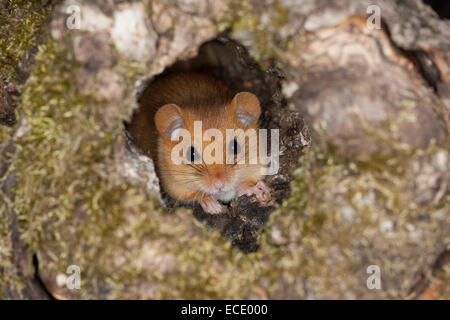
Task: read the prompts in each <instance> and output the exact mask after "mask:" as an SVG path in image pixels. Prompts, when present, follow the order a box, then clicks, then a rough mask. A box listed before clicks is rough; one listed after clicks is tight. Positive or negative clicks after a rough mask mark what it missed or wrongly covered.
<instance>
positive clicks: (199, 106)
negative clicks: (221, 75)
mask: <svg viewBox="0 0 450 320" xmlns="http://www.w3.org/2000/svg"><path fill="white" fill-rule="evenodd" d="M234 96H235V95H234V92H232V91H231V90H230V89H229V87H228V86H227V85H226V84H225V83H224V82H222V81H220V80H218V79H215V78H213V77H211V76H209V75H207V74H203V73H192V72H191V73H176V74H169V75H165V76H163V77H160V78H157V79H156V80H155V81H154V82H152V83H151V85H150V86H149V87H148V88H147V89H146V90H145V92H144V93H143V95H142V97H141V98H140V100H139V104H140V108H139V110H138V111H137V112H136V113H135V115H134V117H133V120H132V123H131V134H132V136H133V137H134V139H135V141H136V143H137V144H138V146H139V147H140V148H141V149H142V150H144V151H145V152H146V153H147V154H149V155H150V156H151V157H152V158H153V159H154V160H155V164H156V170H157V173H158V175H159V177H160V180H161V184H162V186H163V188H164V190H165V191H166V192H167V193H168V194H169V195H170V196H171V197H173V198H175V199H177V200H181V201H186V200H201V199H202V198H204V197H206V196H208V195H209V190H210V189H211V179H212V177H222V178H223V179H225V180H226V181H227V182H228V183H229V187H230V188H236V189H237V188H249V187H251V186H253V185H255V183H256V182H258V181H259V180H261V178H262V174H261V172H260V169H261V165H259V164H256V165H250V164H248V161H247V162H246V163H247V164H236V165H232V164H211V165H202V164H192V165H186V164H181V165H175V164H173V163H172V161H171V150H172V148H173V147H174V146H175V145H176V144H178V142H177V141H171V139H170V138H169V137H168V136H165V135H164V134H162V131H163V129H164V128H165V126H166V125H167V121H168V120H169V118H170V117H171V113H170V112H160V113H159V114H158V117H157V120H155V115H156V114H157V111H158V109H160V108H161V107H162V106H165V105H168V104H174V105H176V106H178V107H179V109H178V110H179V112H180V113H182V115H183V118H184V125H183V128H185V129H187V130H189V132H190V133H191V136H192V139H193V136H194V133H193V127H194V121H195V120H201V121H202V129H203V133H204V132H205V130H207V129H209V128H216V129H219V130H220V131H221V132H222V135H223V137H224V139H225V137H226V133H225V130H226V129H238V128H240V129H243V130H246V129H249V128H253V129H257V120H258V117H259V112H260V109H259V102H258V103H257V106H255V105H254V104H255V103H253V109H252V108H249V112H255V111H254V110H257V111H258V113H257V116H256V121H255V122H254V123H251V124H250V125H248V126H247V127H244V126H243V125H242V123H241V122H240V121H239V120H238V118H237V117H236V115H235V111H236V104H233V103H232V102H233V101H235V100H233V97H234ZM241 96H242V95H241ZM252 96H253V95H250V98H251V97H252ZM243 97H244V98H245V97H247V96H243ZM244 98H241V100H239V101H241V102H245V105H247V101H245V99H244ZM243 99H244V100H243ZM250 100H251V99H250ZM250 100H249V102H248V103H249V105H251V103H252V101H250ZM241 104H242V103H241ZM176 106H175V107H176ZM168 110H169V109H168ZM171 110H175V109H173V108H172V109H171ZM155 121H156V122H155ZM158 121H159V123H158ZM246 140H248V139H246ZM201 143H202V146H203V150H204V148H205V147H206V146H207V145H208V144H209V143H210V142H203V141H202V142H201ZM227 145H228V142H224V151H223V153H224V157H225V154H226V148H227ZM245 149H246V151H247V153H248V142H246V148H245ZM224 162H225V160H224Z"/></svg>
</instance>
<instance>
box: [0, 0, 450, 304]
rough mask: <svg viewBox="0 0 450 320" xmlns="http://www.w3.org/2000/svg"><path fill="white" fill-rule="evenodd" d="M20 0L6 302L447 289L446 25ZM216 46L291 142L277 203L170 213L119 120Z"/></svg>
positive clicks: (4, 173)
mask: <svg viewBox="0 0 450 320" xmlns="http://www.w3.org/2000/svg"><path fill="white" fill-rule="evenodd" d="M27 3H28V2H27V1H17V2H16V3H15V4H11V3H10V2H8V1H0V10H3V11H2V12H4V13H5V14H2V16H1V20H2V21H1V22H2V24H0V25H1V27H0V33H1V34H0V35H1V38H0V39H1V41H0V48H1V50H2V52H1V56H0V58H1V60H0V62H2V64H1V65H0V76H1V78H0V81H1V83H0V121H2V123H3V124H8V125H10V127H6V126H2V127H0V137H1V156H0V157H1V158H0V177H1V179H0V187H1V194H0V197H1V198H0V199H1V201H0V236H1V237H0V297H2V298H29V299H33V298H42V299H43V298H48V297H49V294H50V295H51V296H53V297H55V298H62V299H76V298H108V299H112V298H245V299H247V298H259V299H265V298H274V299H284V298H290V299H314V298H344V299H355V298H365V299H372V298H401V299H410V298H417V297H420V296H422V297H432V298H447V299H448V298H449V297H450V292H449V288H450V286H449V285H448V284H449V281H450V272H449V265H448V252H449V246H450V193H449V185H450V174H449V172H450V154H449V147H450V141H449V123H450V121H449V115H450V89H449V88H450V71H449V70H450V22H449V20H443V19H440V18H439V16H438V15H437V14H436V13H435V12H433V10H432V9H431V8H430V7H428V6H426V5H424V4H423V3H422V2H421V1H420V0H409V1H387V0H386V1H354V0H347V1H313V0H309V1H296V0H279V1H273V0H265V1H233V0H229V1H220V4H219V2H218V1H208V0H198V1H190V0H173V1H156V0H153V1H150V0H148V1H145V0H144V1H101V0H96V1H87V0H86V1H83V0H79V1H76V2H75V1H70V0H65V1H57V2H51V1H42V2H41V3H39V2H36V3H35V2H33V3H34V4H33V5H30V4H27ZM71 4H76V5H78V6H79V7H80V12H81V19H82V20H81V23H80V29H78V30H77V29H68V28H67V26H66V21H67V19H68V17H69V14H67V12H66V10H67V8H68V7H69V6H70V5H71ZM373 4H375V5H377V6H378V7H379V8H380V12H381V19H382V28H381V29H379V30H371V29H369V28H368V27H367V24H366V20H367V18H368V15H367V13H366V12H367V11H366V10H367V8H368V6H369V5H373ZM36 12H38V13H39V14H36ZM18 17H19V19H18ZM131 21H132V23H130V22H131ZM3 22H5V23H3ZM4 26H7V27H4ZM6 35H7V37H6ZM4 39H7V41H5V40H4ZM213 39H216V40H217V41H218V43H220V45H221V46H225V47H227V50H229V51H228V52H229V53H226V54H225V53H224V51H223V50H222V49H220V46H219V51H218V52H215V53H214V54H213V55H212V56H209V58H208V59H210V60H211V61H216V63H218V64H220V65H221V67H222V69H221V72H220V73H221V74H222V75H225V77H230V79H231V80H232V81H234V82H236V83H237V85H239V86H242V87H247V88H249V90H251V91H254V92H255V93H257V94H258V95H259V96H260V97H261V99H262V101H263V110H264V113H263V118H262V121H261V125H262V126H263V127H266V128H279V129H280V138H281V147H282V150H281V151H282V158H281V171H280V173H279V174H277V175H275V176H273V177H269V178H268V179H267V181H268V183H269V186H270V187H271V189H272V195H273V197H274V199H275V200H276V201H274V202H272V203H270V204H269V205H264V204H260V203H257V202H255V201H254V200H255V199H249V198H246V197H242V198H240V199H238V200H237V201H234V202H233V203H232V205H231V206H230V208H229V212H228V214H227V215H224V216H222V217H211V216H209V215H206V214H205V213H204V212H202V211H201V210H200V209H199V208H194V210H193V211H190V210H189V209H187V208H183V207H177V206H174V205H173V203H171V202H170V200H168V199H167V198H166V197H164V194H162V190H161V189H160V187H159V183H158V178H157V177H156V175H155V174H154V170H153V164H152V161H151V159H149V158H147V157H145V156H143V155H141V154H139V151H138V150H136V149H135V148H134V146H133V145H132V143H131V141H130V139H129V137H127V133H126V130H125V129H124V121H125V122H126V121H127V120H129V119H130V115H131V114H132V112H133V109H134V108H136V107H137V103H136V96H138V95H139V92H140V91H141V90H142V88H144V87H145V84H146V83H148V81H151V79H152V77H153V76H155V75H157V74H159V73H161V72H163V71H164V70H165V69H167V68H170V67H173V65H174V63H176V62H178V64H180V62H179V61H184V60H188V61H187V62H186V61H185V62H183V63H188V64H189V63H194V62H195V59H200V60H202V58H201V56H202V49H201V48H204V47H202V44H204V43H205V42H208V41H210V40H213ZM38 44H40V46H39V47H38V46H37V45H38ZM199 50H200V51H199ZM247 51H248V53H247ZM199 52H200V54H199ZM213 52H214V50H213ZM25 53H29V54H28V55H25ZM196 57H197V58H196ZM221 57H222V58H221ZM224 57H225V58H224ZM226 57H228V58H226ZM192 59H193V60H192ZM220 59H225V60H224V61H220ZM227 59H229V60H227ZM202 61H204V60H202ZM5 62H7V63H5ZM14 109H15V113H16V114H17V121H14V120H15V116H13V113H12V110H14ZM303 119H305V121H304V120H303ZM14 123H15V124H14ZM308 127H309V128H311V133H312V148H310V147H309V146H310V144H311V141H310V139H309V137H310V135H309V129H308ZM308 150H309V151H308ZM306 151H308V152H306ZM305 152H306V154H304V153H305ZM299 158H300V161H298V160H299ZM230 240H231V241H230ZM244 252H252V253H248V254H246V253H244ZM33 257H35V259H34V260H35V263H34V264H33ZM70 265H77V266H79V267H80V269H81V289H79V290H76V289H75V290H70V289H68V288H67V287H66V279H67V277H68V276H69V274H67V273H66V270H67V268H68V266H70ZM370 265H376V266H378V267H379V268H380V271H381V279H382V280H381V286H382V288H381V289H379V290H370V289H369V288H368V287H367V285H366V281H367V278H368V276H369V275H370V274H368V273H367V268H368V266H370ZM36 267H37V269H38V270H37V271H38V273H37V275H35V268H36Z"/></svg>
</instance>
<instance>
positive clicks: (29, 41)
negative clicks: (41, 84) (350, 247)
mask: <svg viewBox="0 0 450 320" xmlns="http://www.w3.org/2000/svg"><path fill="white" fill-rule="evenodd" d="M50 11H51V10H50V8H49V7H43V6H42V5H41V4H40V2H39V1H27V0H18V1H15V0H6V1H2V2H1V3H0V75H1V76H2V77H3V78H4V79H6V80H7V81H9V80H11V78H14V77H15V76H16V74H17V73H18V67H19V64H20V62H21V61H23V60H24V59H27V58H28V54H29V51H30V49H32V48H34V47H36V45H37V44H38V42H39V40H40V37H41V36H42V34H43V33H42V32H41V30H42V28H44V27H45V26H46V21H47V20H48V17H49V15H50Z"/></svg>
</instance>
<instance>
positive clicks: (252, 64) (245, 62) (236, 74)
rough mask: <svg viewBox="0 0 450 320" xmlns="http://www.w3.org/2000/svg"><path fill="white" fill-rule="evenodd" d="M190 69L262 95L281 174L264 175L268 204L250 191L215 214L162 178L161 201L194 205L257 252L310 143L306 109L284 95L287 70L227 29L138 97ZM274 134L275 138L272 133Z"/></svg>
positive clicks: (263, 124) (264, 122) (262, 124)
mask: <svg viewBox="0 0 450 320" xmlns="http://www.w3.org/2000/svg"><path fill="white" fill-rule="evenodd" d="M184 71H199V72H204V73H208V74H210V75H212V76H214V77H216V78H218V79H220V80H222V81H224V82H225V83H226V84H227V85H228V86H229V87H230V88H231V90H232V91H234V92H241V91H247V92H251V93H253V94H255V95H256V96H257V97H258V98H259V101H260V105H261V116H260V119H259V128H260V129H261V128H265V129H268V132H269V133H270V130H271V129H278V130H279V131H278V132H279V146H280V149H279V151H280V156H279V170H278V172H277V173H276V174H273V175H269V176H265V178H264V182H265V183H266V185H267V186H268V187H269V188H270V190H271V201H269V202H267V203H265V204H261V203H260V202H259V201H257V200H256V198H255V197H254V196H253V197H247V196H245V195H244V196H241V197H239V198H237V199H233V200H232V201H231V202H230V203H229V204H228V205H227V206H226V212H223V213H221V214H218V215H212V214H208V213H206V212H205V211H203V209H202V207H201V206H200V205H199V204H198V203H192V202H191V203H183V202H179V201H176V200H175V199H173V198H171V197H170V196H169V195H168V194H167V193H166V192H165V191H164V190H163V188H162V186H161V184H160V185H159V187H160V190H161V201H162V203H163V204H164V205H165V206H166V207H168V208H175V207H178V206H184V207H189V208H192V209H193V212H194V216H195V218H197V219H198V220H199V221H201V222H203V223H205V224H206V225H207V226H209V227H211V228H215V229H218V230H220V231H221V233H222V235H223V236H224V237H225V238H228V239H230V240H231V241H232V244H233V245H234V246H236V247H238V248H240V249H241V250H242V251H244V252H253V251H255V250H257V248H258V244H257V242H258V238H259V236H260V234H259V232H260V229H261V227H262V226H263V225H264V224H265V223H266V222H267V221H268V218H269V215H270V212H271V211H273V209H274V206H275V204H276V203H281V201H282V200H283V199H284V198H286V197H287V196H288V195H289V193H290V188H289V184H290V181H291V180H292V170H293V169H294V168H296V167H297V166H298V159H299V158H300V156H301V155H302V153H303V152H304V151H305V148H307V147H309V145H310V134H309V130H308V128H307V126H306V125H305V123H304V121H303V119H302V118H301V117H300V115H299V114H298V113H297V112H292V111H290V110H289V108H288V105H287V101H286V99H285V98H284V97H283V95H282V92H281V88H282V80H283V78H284V76H283V72H282V71H281V70H280V69H279V68H278V67H276V66H275V65H274V63H269V65H268V66H266V67H265V70H263V68H262V67H261V66H260V65H258V63H257V62H256V61H255V60H254V59H252V57H251V56H250V55H249V53H248V51H247V50H246V48H245V47H244V46H243V45H241V44H239V43H238V42H237V41H235V40H233V39H231V38H230V37H229V36H228V35H226V34H223V35H220V36H219V37H217V38H216V39H214V40H212V41H209V42H207V43H204V44H203V45H202V46H201V47H200V48H199V51H198V55H197V56H195V57H194V58H191V59H189V60H182V61H178V62H176V63H175V64H173V65H172V66H170V67H168V68H166V69H165V70H164V72H163V73H161V74H160V75H157V76H156V77H154V78H152V79H149V80H147V81H145V85H144V86H143V87H142V90H140V92H141V93H140V94H138V102H139V101H140V97H142V95H143V94H144V93H145V92H146V89H147V88H148V85H149V84H150V83H152V81H154V80H155V79H157V78H158V77H161V76H164V75H165V74H168V73H176V72H184ZM134 116H136V114H135V115H134ZM218 116H220V115H218ZM126 128H127V130H128V132H127V136H128V137H129V146H130V147H131V148H130V149H131V150H134V152H136V153H139V156H140V157H141V158H142V156H149V157H151V155H150V154H148V152H147V153H146V152H144V151H143V150H142V149H141V150H139V148H136V143H135V142H134V141H133V140H134V137H133V135H132V133H131V130H130V124H127V125H126ZM268 140H269V141H270V138H269V139H268ZM268 150H270V146H269V147H268ZM157 172H158V170H157Z"/></svg>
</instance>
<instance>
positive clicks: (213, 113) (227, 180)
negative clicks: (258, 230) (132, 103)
mask: <svg viewBox="0 0 450 320" xmlns="http://www.w3.org/2000/svg"><path fill="white" fill-rule="evenodd" d="M260 114H261V107H260V103H259V100H258V98H257V97H256V96H255V95H254V94H252V93H250V92H240V93H237V94H236V95H235V96H234V97H233V98H232V99H231V101H230V102H229V103H226V104H224V105H221V106H205V105H189V106H179V105H176V104H166V105H164V106H162V107H161V108H159V109H158V111H157V113H156V115H155V124H156V128H157V130H158V133H159V137H160V139H159V141H160V145H159V147H158V148H159V155H160V157H161V156H162V157H163V158H164V160H163V162H164V163H165V164H161V163H160V168H161V171H164V170H170V171H171V172H170V176H171V178H172V179H173V182H174V183H177V182H178V183H184V184H187V187H189V188H191V189H192V190H196V191H198V192H200V193H203V194H210V195H217V196H219V198H220V195H223V194H227V193H230V194H231V193H233V192H234V190H235V189H236V188H237V187H238V186H239V185H240V184H241V183H242V182H243V181H245V180H247V179H250V178H251V177H250V176H251V175H252V173H251V172H250V171H251V168H254V170H256V167H257V165H258V149H259V147H258V130H257V129H258V126H257V123H258V119H259V116H260ZM160 162H161V161H160ZM167 162H169V163H167ZM163 166H164V167H163Z"/></svg>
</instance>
